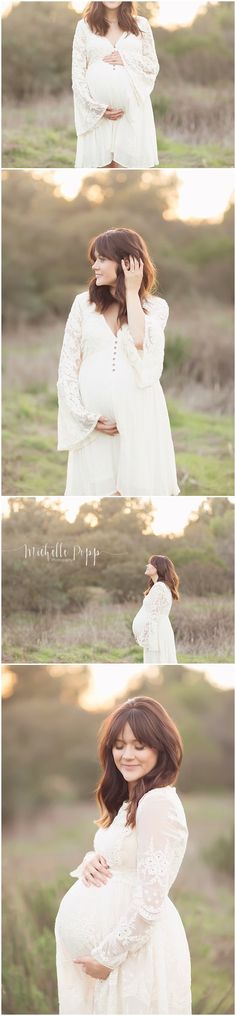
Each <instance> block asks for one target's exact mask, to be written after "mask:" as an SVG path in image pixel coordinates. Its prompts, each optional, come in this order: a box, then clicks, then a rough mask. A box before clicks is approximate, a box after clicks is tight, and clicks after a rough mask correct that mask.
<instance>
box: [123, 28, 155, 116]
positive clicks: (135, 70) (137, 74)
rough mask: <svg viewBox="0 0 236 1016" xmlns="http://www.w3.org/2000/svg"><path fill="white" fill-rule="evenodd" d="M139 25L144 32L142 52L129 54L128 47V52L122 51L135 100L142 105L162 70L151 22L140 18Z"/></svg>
mask: <svg viewBox="0 0 236 1016" xmlns="http://www.w3.org/2000/svg"><path fill="white" fill-rule="evenodd" d="M138 23H139V26H140V28H141V32H142V50H141V52H140V54H138V55H137V53H136V52H129V51H128V47H127V50H122V60H123V61H124V65H125V67H126V70H127V74H128V75H129V79H130V82H131V84H132V86H133V90H134V94H135V98H136V100H137V102H139V103H142V102H145V99H146V98H147V96H148V95H150V94H151V92H152V90H153V88H154V85H155V80H156V77H157V74H158V71H159V69H160V68H159V63H158V59H157V55H156V50H155V43H154V38H153V34H152V29H151V28H150V25H149V22H148V21H147V18H139V19H138Z"/></svg>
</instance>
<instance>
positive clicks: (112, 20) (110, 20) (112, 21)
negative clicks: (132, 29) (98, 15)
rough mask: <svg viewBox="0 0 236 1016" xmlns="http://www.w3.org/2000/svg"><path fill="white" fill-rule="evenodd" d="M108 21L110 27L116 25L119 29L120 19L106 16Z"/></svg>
mask: <svg viewBox="0 0 236 1016" xmlns="http://www.w3.org/2000/svg"><path fill="white" fill-rule="evenodd" d="M106 21H108V24H109V25H116V28H118V18H109V15H108V14H106Z"/></svg>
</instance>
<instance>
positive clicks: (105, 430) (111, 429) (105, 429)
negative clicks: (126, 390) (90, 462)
mask: <svg viewBox="0 0 236 1016" xmlns="http://www.w3.org/2000/svg"><path fill="white" fill-rule="evenodd" d="M95 430H100V431H101V433H102V434H110V437H114V435H115V434H118V433H119V431H118V430H117V426H116V423H115V421H114V422H113V421H112V420H107V418H106V416H99V420H98V422H97V424H96V427H95Z"/></svg>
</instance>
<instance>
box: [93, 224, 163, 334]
mask: <svg viewBox="0 0 236 1016" xmlns="http://www.w3.org/2000/svg"><path fill="white" fill-rule="evenodd" d="M95 251H97V253H98V254H101V256H102V257H105V258H108V260H109V261H115V262H116V263H117V270H116V275H117V281H116V288H115V293H114V296H113V295H112V293H111V291H110V287H109V286H99V287H98V286H96V282H95V279H92V281H91V282H90V285H89V300H90V303H95V304H96V307H97V310H98V311H99V313H100V314H103V313H104V311H105V310H106V309H107V307H110V306H111V304H112V303H118V304H119V312H118V322H119V324H120V325H122V324H124V322H126V321H127V307H126V295H125V277H124V272H123V268H122V266H121V261H122V260H123V259H124V258H126V257H129V255H130V256H131V257H134V258H137V260H138V261H143V277H142V282H141V286H140V290H139V296H140V300H141V303H142V304H143V301H144V300H145V299H146V298H147V296H149V294H150V293H151V292H152V290H153V288H154V286H155V283H156V271H155V268H154V265H153V264H152V261H151V258H150V256H149V253H148V250H147V247H146V244H145V241H144V240H143V237H142V236H140V235H139V233H135V232H134V230H133V229H124V228H121V229H108V230H107V231H106V232H105V233H100V234H99V236H95V237H94V239H93V240H91V241H90V244H89V249H88V257H89V261H90V263H91V264H93V263H94V261H96V257H95ZM143 310H144V312H145V313H147V311H146V309H145V307H143Z"/></svg>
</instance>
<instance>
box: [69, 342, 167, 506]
mask: <svg viewBox="0 0 236 1016" xmlns="http://www.w3.org/2000/svg"><path fill="white" fill-rule="evenodd" d="M111 346H112V344H111ZM112 355H113V353H112V348H111V353H110V358H109V357H108V354H107V350H100V351H99V352H96V353H95V354H93V355H92V356H89V357H86V359H85V360H84V362H83V363H82V366H81V369H80V390H81V396H82V400H83V403H84V405H85V406H86V408H87V409H88V410H89V411H91V412H94V413H99V415H101V416H107V418H108V419H110V420H113V421H115V422H116V425H117V428H118V432H119V433H118V435H115V436H114V437H110V436H109V435H107V434H101V432H99V431H97V430H94V431H93V439H92V440H91V438H90V441H89V443H88V444H86V443H85V444H84V445H82V447H81V448H79V449H75V450H72V451H70V452H69V456H68V468H67V483H66V490H65V494H66V495H89V494H94V495H97V496H103V495H109V494H114V493H115V492H116V491H118V492H119V493H120V494H122V495H123V496H132V495H134V496H137V497H138V496H140V497H141V496H143V495H156V494H164V495H170V494H173V495H175V494H178V493H179V487H178V483H177V477H176V466H175V455H174V448H173V442H172V437H171V430H170V423H169V417H168V411H167V407H166V402H165V398H164V394H163V391H162V388H161V385H160V383H159V382H156V383H155V384H153V385H150V386H149V387H147V388H138V386H137V384H136V380H135V376H134V371H133V368H132V367H131V366H130V364H129V363H128V362H127V358H126V356H125V354H124V353H122V351H119V355H118V357H117V364H116V369H115V370H113V369H112Z"/></svg>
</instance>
